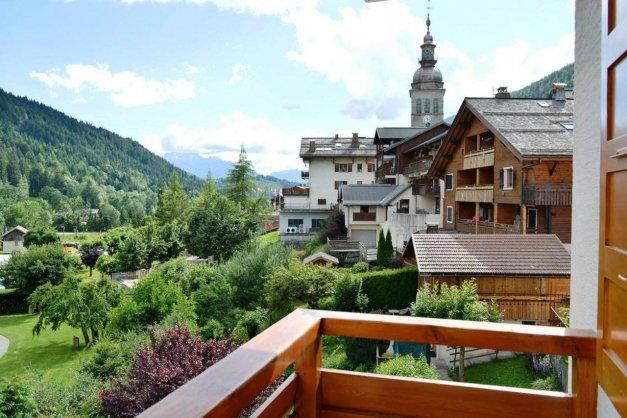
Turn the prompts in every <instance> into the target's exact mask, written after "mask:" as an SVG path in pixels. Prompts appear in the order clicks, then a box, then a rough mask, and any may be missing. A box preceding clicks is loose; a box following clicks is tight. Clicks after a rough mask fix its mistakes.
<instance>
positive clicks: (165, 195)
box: [155, 171, 191, 224]
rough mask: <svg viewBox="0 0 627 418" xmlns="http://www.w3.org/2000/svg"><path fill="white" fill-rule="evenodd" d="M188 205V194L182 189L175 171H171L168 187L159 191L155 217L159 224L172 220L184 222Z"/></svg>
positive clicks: (189, 203) (187, 213)
mask: <svg viewBox="0 0 627 418" xmlns="http://www.w3.org/2000/svg"><path fill="white" fill-rule="evenodd" d="M190 206H191V202H190V199H189V196H188V195H187V193H186V192H185V189H183V185H182V184H181V182H180V181H179V176H178V174H177V173H176V171H175V172H173V173H172V177H171V178H170V184H169V185H168V188H167V189H165V190H161V191H160V192H159V196H158V200H157V211H156V212H155V217H156V218H157V220H158V221H159V222H160V223H161V224H165V223H168V222H172V221H174V220H178V221H180V222H185V221H186V220H187V216H188V215H189V210H190Z"/></svg>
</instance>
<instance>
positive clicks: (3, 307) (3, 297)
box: [0, 289, 28, 315]
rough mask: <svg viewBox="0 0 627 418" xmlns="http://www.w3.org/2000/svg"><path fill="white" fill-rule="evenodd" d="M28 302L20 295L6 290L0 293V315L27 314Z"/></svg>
mask: <svg viewBox="0 0 627 418" xmlns="http://www.w3.org/2000/svg"><path fill="white" fill-rule="evenodd" d="M27 312H28V302H26V297H25V296H24V295H22V294H20V293H17V292H15V291H13V290H12V289H7V290H3V291H0V315H7V314H17V313H27Z"/></svg>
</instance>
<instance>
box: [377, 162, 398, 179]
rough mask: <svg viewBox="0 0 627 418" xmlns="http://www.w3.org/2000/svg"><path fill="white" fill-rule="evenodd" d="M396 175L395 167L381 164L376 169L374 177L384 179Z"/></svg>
mask: <svg viewBox="0 0 627 418" xmlns="http://www.w3.org/2000/svg"><path fill="white" fill-rule="evenodd" d="M395 175H396V166H393V165H392V164H383V165H382V166H380V167H379V168H377V172H376V176H377V178H384V177H385V176H395Z"/></svg>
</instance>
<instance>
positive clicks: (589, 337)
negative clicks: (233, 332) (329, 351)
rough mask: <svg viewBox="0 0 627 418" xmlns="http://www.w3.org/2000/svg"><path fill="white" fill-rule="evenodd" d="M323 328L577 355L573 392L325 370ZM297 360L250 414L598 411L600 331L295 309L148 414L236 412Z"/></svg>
mask: <svg viewBox="0 0 627 418" xmlns="http://www.w3.org/2000/svg"><path fill="white" fill-rule="evenodd" d="M323 334H327V335H337V336H343V337H359V338H375V339H386V340H397V341H406V342H413V343H429V344H442V345H452V346H462V347H474V348H490V349H497V350H510V351H516V352H537V351H541V352H542V353H544V354H558V355H565V356H572V358H573V390H572V392H571V393H561V392H548V391H541V390H530V389H518V388H509V387H499V386H488V385H478V384H467V383H459V382H446V381H434V380H425V379H414V378H403V377H393V376H381V375H374V374H369V373H358V372H348V371H342V370H331V369H325V368H322V366H321V364H322V338H321V336H322V335H323ZM291 364H295V372H294V374H292V375H291V376H290V377H289V378H288V379H287V380H286V381H285V382H284V383H283V384H282V385H281V386H280V387H279V389H277V390H276V391H275V392H274V394H273V395H272V396H270V397H269V398H268V399H267V400H266V401H265V402H264V404H263V405H262V406H261V407H260V408H259V409H258V410H257V411H256V412H255V414H254V415H253V416H254V417H282V416H285V415H286V414H289V413H291V412H292V411H293V412H294V414H295V416H298V417H299V418H313V417H324V418H366V417H485V418H496V417H534V418H556V417H595V416H596V389H597V382H596V378H595V333H594V332H593V331H584V330H575V329H568V328H558V327H542V326H531V325H517V324H505V323H485V322H472V321H457V320H446V319H429V318H413V317H403V316H390V315H373V314H357V313H346V312H329V311H312V310H305V309H297V310H296V311H294V312H292V313H291V314H289V315H288V316H286V317H285V318H283V319H282V320H280V321H279V322H277V323H276V324H274V325H273V326H271V327H270V328H268V329H267V330H266V331H264V332H262V333H261V334H259V335H258V336H256V337H255V338H253V339H252V340H250V341H249V342H247V343H246V344H244V345H242V346H241V347H240V348H238V349H237V350H235V351H234V352H233V353H232V354H231V355H229V356H228V357H226V358H224V359H223V360H221V361H220V362H218V363H216V364H215V365H213V366H212V367H210V368H209V369H207V370H205V371H204V372H202V373H201V374H200V375H199V376H197V377H195V378H194V379H192V380H191V381H189V382H188V383H186V384H185V385H183V386H181V387H180V388H179V389H177V390H175V391H174V392H172V393H171V394H170V395H168V396H166V397H165V398H164V399H163V400H161V401H160V402H158V403H157V404H155V405H153V406H152V407H150V408H149V409H148V410H146V411H145V412H144V413H143V414H141V415H140V416H142V417H168V418H170V417H182V418H186V417H221V418H228V417H236V416H237V415H238V414H239V413H240V411H242V410H243V409H244V408H245V407H247V406H248V405H249V404H250V403H251V402H252V401H253V400H254V399H255V397H256V396H257V395H258V394H259V393H260V392H261V391H262V390H264V388H266V387H267V386H268V385H269V384H270V383H272V382H273V381H274V379H276V377H277V376H279V375H280V374H282V373H283V372H284V371H285V370H286V369H287V368H288V367H289V366H290V365H291Z"/></svg>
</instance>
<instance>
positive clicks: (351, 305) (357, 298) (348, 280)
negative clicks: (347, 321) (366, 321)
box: [333, 274, 368, 312]
mask: <svg viewBox="0 0 627 418" xmlns="http://www.w3.org/2000/svg"><path fill="white" fill-rule="evenodd" d="M334 288H335V289H334V292H333V309H334V310H336V311H345V312H363V311H365V310H366V308H367V307H368V296H366V295H364V293H363V292H362V279H360V278H359V277H354V276H351V275H349V274H345V275H344V276H342V277H340V278H339V279H338V280H337V281H336V282H335V286H334Z"/></svg>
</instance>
